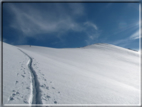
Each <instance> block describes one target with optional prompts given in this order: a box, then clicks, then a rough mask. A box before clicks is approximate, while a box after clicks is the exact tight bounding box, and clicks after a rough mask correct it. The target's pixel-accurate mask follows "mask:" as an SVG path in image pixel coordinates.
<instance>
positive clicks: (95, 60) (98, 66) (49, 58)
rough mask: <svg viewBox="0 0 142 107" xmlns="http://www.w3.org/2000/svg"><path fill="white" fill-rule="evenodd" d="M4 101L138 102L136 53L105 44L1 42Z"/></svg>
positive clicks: (137, 57)
mask: <svg viewBox="0 0 142 107" xmlns="http://www.w3.org/2000/svg"><path fill="white" fill-rule="evenodd" d="M3 103H4V104H6V105H8V104H25V105H27V104H50V105H52V104H56V105H57V104H66V105H67V104H69V105H78V104H81V105H84V104H85V105H89V104H94V105H95V104H100V105H101V104H105V105H108V104H120V105H123V104H127V105H131V104H134V105H139V104H140V54H139V53H138V52H135V51H131V50H128V49H124V48H121V47H118V46H114V45H110V44H94V45H90V46H86V47H82V48H62V49H56V48H48V47H39V46H29V45H26V46H12V45H9V44H6V43H3Z"/></svg>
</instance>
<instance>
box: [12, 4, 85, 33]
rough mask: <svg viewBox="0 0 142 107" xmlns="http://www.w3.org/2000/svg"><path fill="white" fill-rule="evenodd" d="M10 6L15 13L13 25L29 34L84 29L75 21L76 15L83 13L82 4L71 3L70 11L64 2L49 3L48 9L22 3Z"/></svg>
mask: <svg viewBox="0 0 142 107" xmlns="http://www.w3.org/2000/svg"><path fill="white" fill-rule="evenodd" d="M43 6H45V4H44V5H43ZM9 7H10V10H11V11H12V13H13V14H14V15H15V17H14V18H15V19H14V20H13V21H12V23H11V27H13V28H15V29H17V30H19V31H22V32H23V34H26V35H27V36H32V35H35V34H39V33H52V32H60V31H61V30H64V31H68V30H74V31H80V30H81V29H82V27H81V26H80V25H79V24H78V23H77V22H76V21H75V18H76V16H81V15H82V14H83V10H84V9H83V6H82V5H81V4H74V5H73V4H72V5H71V4H70V5H69V7H70V8H71V11H70V12H68V11H67V10H66V8H64V6H63V5H62V4H57V3H54V4H52V5H49V4H47V6H46V9H45V8H44V9H38V8H37V7H36V6H33V5H30V4H22V5H20V6H18V5H13V4H10V5H9ZM75 7H77V8H75ZM53 8H54V11H53ZM70 8H69V9H70ZM76 10H77V11H76Z"/></svg>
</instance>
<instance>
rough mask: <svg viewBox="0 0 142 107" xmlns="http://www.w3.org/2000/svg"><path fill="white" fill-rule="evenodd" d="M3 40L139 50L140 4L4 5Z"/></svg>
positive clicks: (27, 43)
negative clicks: (104, 44)
mask: <svg viewBox="0 0 142 107" xmlns="http://www.w3.org/2000/svg"><path fill="white" fill-rule="evenodd" d="M2 8H3V15H2V17H3V26H2V27H3V28H2V30H3V41H4V42H6V43H9V44H12V45H36V46H45V47H53V48H78V47H84V46H87V45H91V44H95V43H108V44H113V45H117V46H121V47H124V48H130V49H134V50H139V37H140V36H139V24H140V22H139V18H140V17H139V3H46V2H45V3H3V6H2Z"/></svg>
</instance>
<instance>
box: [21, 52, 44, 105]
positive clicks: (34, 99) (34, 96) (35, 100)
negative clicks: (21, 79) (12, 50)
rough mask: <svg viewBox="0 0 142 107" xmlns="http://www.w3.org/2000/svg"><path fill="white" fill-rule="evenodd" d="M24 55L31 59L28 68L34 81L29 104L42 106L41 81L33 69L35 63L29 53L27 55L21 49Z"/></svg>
mask: <svg viewBox="0 0 142 107" xmlns="http://www.w3.org/2000/svg"><path fill="white" fill-rule="evenodd" d="M19 50H20V51H21V52H22V53H23V54H25V55H26V56H27V57H28V58H29V61H28V63H27V64H28V68H29V70H30V73H31V79H32V83H31V86H30V87H31V88H32V89H31V95H30V97H29V103H31V104H42V101H41V95H40V92H41V91H40V88H39V86H40V84H39V81H38V79H37V74H36V72H35V71H34V69H33V67H32V62H33V58H32V57H30V56H29V55H28V54H27V53H25V52H24V51H22V50H21V49H19Z"/></svg>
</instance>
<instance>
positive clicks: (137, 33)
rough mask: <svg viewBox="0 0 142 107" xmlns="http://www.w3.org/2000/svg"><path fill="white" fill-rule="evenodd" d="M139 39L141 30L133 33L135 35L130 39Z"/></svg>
mask: <svg viewBox="0 0 142 107" xmlns="http://www.w3.org/2000/svg"><path fill="white" fill-rule="evenodd" d="M139 38H140V35H139V30H137V31H136V32H135V33H133V34H132V35H131V36H130V39H139Z"/></svg>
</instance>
